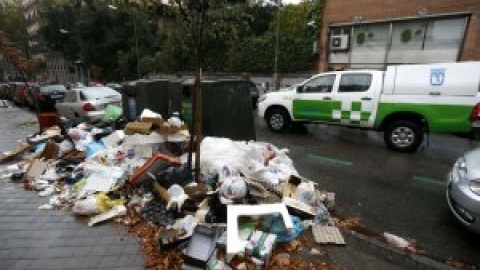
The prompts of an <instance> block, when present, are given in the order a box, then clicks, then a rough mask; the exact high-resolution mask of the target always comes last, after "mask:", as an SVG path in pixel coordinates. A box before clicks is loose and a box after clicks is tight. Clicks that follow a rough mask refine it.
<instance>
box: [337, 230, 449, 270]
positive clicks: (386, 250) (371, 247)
mask: <svg viewBox="0 0 480 270" xmlns="http://www.w3.org/2000/svg"><path fill="white" fill-rule="evenodd" d="M343 233H344V236H345V238H347V239H348V240H347V245H352V246H353V247H355V248H357V249H359V250H362V251H364V252H365V253H368V254H370V255H373V256H376V257H381V258H382V259H384V260H385V261H387V262H393V263H395V264H397V265H400V266H404V267H406V269H417V270H458V269H456V268H453V267H451V266H449V265H447V264H444V263H441V262H438V261H435V260H432V259H430V258H427V257H425V256H421V255H418V254H412V253H409V252H406V251H404V250H401V249H398V248H394V247H391V246H388V245H386V244H385V243H383V242H381V241H379V240H376V239H374V238H371V237H367V236H364V235H362V234H360V233H357V232H355V231H343Z"/></svg>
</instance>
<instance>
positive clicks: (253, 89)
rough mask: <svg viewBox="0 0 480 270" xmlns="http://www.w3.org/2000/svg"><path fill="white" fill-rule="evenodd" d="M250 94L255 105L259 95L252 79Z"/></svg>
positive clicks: (255, 105)
mask: <svg viewBox="0 0 480 270" xmlns="http://www.w3.org/2000/svg"><path fill="white" fill-rule="evenodd" d="M250 95H251V96H252V104H253V107H257V102H258V98H259V97H260V89H259V87H258V86H257V85H256V84H255V83H254V82H252V81H250Z"/></svg>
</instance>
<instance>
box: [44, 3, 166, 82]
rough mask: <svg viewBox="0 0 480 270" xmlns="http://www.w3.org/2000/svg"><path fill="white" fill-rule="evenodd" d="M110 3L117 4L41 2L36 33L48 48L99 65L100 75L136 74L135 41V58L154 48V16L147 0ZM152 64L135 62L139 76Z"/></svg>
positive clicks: (147, 54)
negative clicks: (40, 17)
mask: <svg viewBox="0 0 480 270" xmlns="http://www.w3.org/2000/svg"><path fill="white" fill-rule="evenodd" d="M113 2H114V3H115V4H118V6H115V7H116V9H112V8H109V6H108V2H104V1H90V2H88V3H86V5H74V4H72V2H71V1H59V0H46V1H45V2H44V7H43V12H42V13H43V14H42V18H43V25H42V28H41V33H42V35H43V37H44V38H45V40H46V41H47V44H48V45H49V47H50V48H51V49H53V50H55V51H60V52H62V53H64V55H65V56H66V57H67V58H69V59H70V60H72V61H77V60H81V61H82V62H84V63H86V65H87V66H89V67H92V66H95V67H97V68H98V69H100V71H101V74H100V75H101V77H102V79H105V80H113V79H119V77H120V78H122V79H123V78H125V79H131V78H136V77H137V72H136V67H137V56H136V55H137V51H136V42H137V41H138V55H139V58H143V57H146V56H150V55H153V54H154V53H155V51H156V50H157V49H158V39H157V37H156V36H155V31H156V25H155V19H156V15H155V14H154V13H152V12H154V11H156V9H155V8H153V7H152V6H150V4H148V3H147V1H141V2H140V4H135V5H133V4H132V3H130V2H129V1H113ZM143 8H147V10H146V11H145V10H143ZM147 58H148V57H147ZM152 66H153V65H152V64H151V63H148V61H147V60H144V61H143V62H141V63H140V67H141V71H142V74H146V73H149V72H150V70H151V67H152Z"/></svg>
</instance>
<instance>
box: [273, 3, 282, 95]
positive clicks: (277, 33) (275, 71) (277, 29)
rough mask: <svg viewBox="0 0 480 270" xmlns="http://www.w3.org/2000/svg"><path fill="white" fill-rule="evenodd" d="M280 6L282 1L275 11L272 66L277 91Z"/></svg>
mask: <svg viewBox="0 0 480 270" xmlns="http://www.w3.org/2000/svg"><path fill="white" fill-rule="evenodd" d="M281 6H282V1H280V2H279V4H278V11H277V25H276V26H275V57H274V64H273V80H274V81H273V83H274V87H275V90H278V88H279V84H278V43H279V32H280V31H279V30H280V27H279V26H280V7H281Z"/></svg>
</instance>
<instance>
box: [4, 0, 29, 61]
mask: <svg viewBox="0 0 480 270" xmlns="http://www.w3.org/2000/svg"><path fill="white" fill-rule="evenodd" d="M0 31H2V32H3V33H4V35H5V38H8V39H9V40H10V41H12V42H13V43H14V45H15V47H17V48H18V49H20V50H21V51H22V52H23V53H24V54H28V33H27V22H26V21H25V17H24V16H23V9H22V1H20V0H15V1H4V2H2V1H0Z"/></svg>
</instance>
